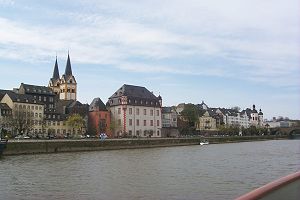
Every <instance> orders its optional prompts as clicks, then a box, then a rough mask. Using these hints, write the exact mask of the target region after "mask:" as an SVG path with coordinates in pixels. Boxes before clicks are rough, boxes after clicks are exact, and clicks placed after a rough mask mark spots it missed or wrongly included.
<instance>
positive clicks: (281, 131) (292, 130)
mask: <svg viewBox="0 0 300 200" xmlns="http://www.w3.org/2000/svg"><path fill="white" fill-rule="evenodd" d="M270 131H271V133H273V134H275V135H300V126H295V127H286V128H284V127H277V128H270Z"/></svg>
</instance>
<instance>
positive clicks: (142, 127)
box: [108, 84, 162, 137]
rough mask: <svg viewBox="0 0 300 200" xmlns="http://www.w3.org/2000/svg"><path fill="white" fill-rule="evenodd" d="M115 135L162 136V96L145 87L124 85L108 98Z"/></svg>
mask: <svg viewBox="0 0 300 200" xmlns="http://www.w3.org/2000/svg"><path fill="white" fill-rule="evenodd" d="M108 107H109V110H110V112H111V118H112V120H111V123H112V125H113V126H114V129H115V130H113V132H114V133H113V134H114V136H115V137H119V136H121V137H122V136H129V137H134V136H136V137H161V128H162V122H161V121H162V120H161V119H162V116H161V107H162V98H161V97H160V96H158V97H156V96H155V95H154V94H153V93H151V92H150V91H149V90H147V89H146V88H145V87H140V86H133V85H126V84H125V85H123V86H122V87H121V88H120V89H119V90H117V91H116V92H115V93H114V94H113V95H112V96H111V97H110V98H109V100H108Z"/></svg>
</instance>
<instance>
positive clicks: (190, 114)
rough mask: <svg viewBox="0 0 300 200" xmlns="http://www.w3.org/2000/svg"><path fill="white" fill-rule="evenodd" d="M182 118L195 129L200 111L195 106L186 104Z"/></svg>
mask: <svg viewBox="0 0 300 200" xmlns="http://www.w3.org/2000/svg"><path fill="white" fill-rule="evenodd" d="M181 117H182V118H183V120H184V121H187V122H188V124H189V126H190V127H194V126H195V124H196V123H197V122H198V120H199V110H198V108H197V107H196V106H195V105H194V104H186V105H185V106H184V109H183V111H182V112H181Z"/></svg>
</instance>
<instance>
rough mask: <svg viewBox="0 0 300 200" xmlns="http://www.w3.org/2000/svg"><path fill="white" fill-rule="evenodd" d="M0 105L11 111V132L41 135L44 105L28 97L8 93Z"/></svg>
mask: <svg viewBox="0 0 300 200" xmlns="http://www.w3.org/2000/svg"><path fill="white" fill-rule="evenodd" d="M1 103H5V104H6V105H7V106H8V107H10V108H11V109H12V119H11V120H10V121H11V122H10V123H12V124H11V127H12V131H13V132H14V134H15V135H16V134H28V135H30V136H32V135H34V134H35V133H39V132H40V133H42V130H43V128H44V126H43V124H44V104H43V103H41V102H39V101H37V100H35V99H34V98H33V97H32V96H30V95H25V94H17V93H14V92H8V93H6V94H5V95H4V97H3V98H2V100H1Z"/></svg>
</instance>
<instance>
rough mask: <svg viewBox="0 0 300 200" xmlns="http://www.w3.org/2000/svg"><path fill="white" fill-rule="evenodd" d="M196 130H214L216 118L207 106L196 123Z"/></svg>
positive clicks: (215, 128)
mask: <svg viewBox="0 0 300 200" xmlns="http://www.w3.org/2000/svg"><path fill="white" fill-rule="evenodd" d="M196 130H199V131H203V130H205V131H216V130H217V120H216V119H215V118H214V117H213V113H212V111H211V110H209V109H208V108H207V110H206V111H205V112H204V114H203V115H202V116H200V117H199V122H198V123H197V124H196Z"/></svg>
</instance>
